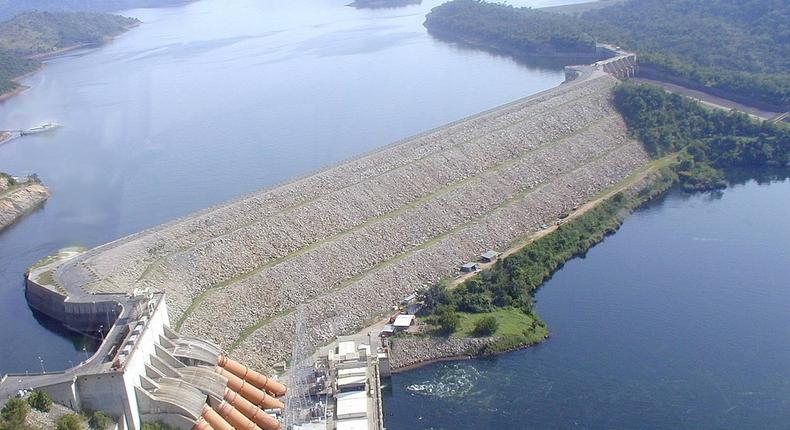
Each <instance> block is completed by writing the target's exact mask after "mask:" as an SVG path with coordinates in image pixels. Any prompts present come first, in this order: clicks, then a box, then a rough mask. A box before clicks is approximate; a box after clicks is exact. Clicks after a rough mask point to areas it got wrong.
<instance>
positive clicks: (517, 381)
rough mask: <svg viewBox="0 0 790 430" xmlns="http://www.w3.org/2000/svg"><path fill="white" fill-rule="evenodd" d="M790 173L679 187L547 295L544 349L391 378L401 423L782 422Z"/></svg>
mask: <svg viewBox="0 0 790 430" xmlns="http://www.w3.org/2000/svg"><path fill="white" fill-rule="evenodd" d="M789 211H790V180H787V179H784V180H776V181H774V182H772V183H771V182H762V183H757V182H754V181H749V182H746V183H742V184H739V185H735V186H732V187H731V188H729V189H727V190H725V191H723V192H720V193H705V194H694V195H688V194H683V193H679V192H673V193H671V194H669V195H668V196H666V197H665V198H662V199H659V200H657V201H655V202H653V203H651V204H649V205H648V206H647V207H645V208H643V209H641V210H639V211H638V212H636V213H635V214H633V215H632V216H631V217H629V218H628V219H627V220H626V222H625V224H624V225H623V226H622V228H621V229H620V230H619V231H618V232H617V233H616V234H615V235H613V236H610V237H608V238H607V239H606V240H605V241H604V242H603V243H601V244H599V245H598V246H596V247H594V248H593V249H591V250H590V251H589V252H588V253H587V254H586V256H585V257H584V258H576V259H574V260H571V261H570V262H568V263H567V264H566V265H565V266H564V267H563V268H562V269H561V270H559V271H558V272H557V273H556V274H555V275H554V276H553V277H552V278H551V280H549V281H548V282H547V283H546V284H545V285H544V286H543V287H541V289H540V290H539V292H538V294H537V297H536V298H537V310H538V312H539V313H540V315H541V316H542V317H543V319H544V320H545V321H546V323H547V324H548V326H549V329H550V330H551V338H550V339H549V340H548V341H546V342H545V343H544V344H542V345H539V346H537V347H534V348H529V349H526V350H521V351H516V352H512V353H508V354H504V355H501V356H498V357H495V358H488V359H476V360H469V361H459V362H452V363H441V364H433V365H429V366H426V367H422V368H419V369H417V370H414V371H411V372H407V373H404V374H400V375H395V376H393V378H392V381H391V390H390V391H389V394H388V395H387V396H386V397H385V399H384V407H385V414H386V419H385V424H386V426H387V428H388V429H391V430H407V429H410V430H412V429H413V430H417V429H455V430H464V429H470V430H471V429H506V428H507V429H530V428H535V429H570V428H579V429H668V428H688V429H787V428H788V425H790V424H789V423H790V223H788V222H787V213H788V212H789Z"/></svg>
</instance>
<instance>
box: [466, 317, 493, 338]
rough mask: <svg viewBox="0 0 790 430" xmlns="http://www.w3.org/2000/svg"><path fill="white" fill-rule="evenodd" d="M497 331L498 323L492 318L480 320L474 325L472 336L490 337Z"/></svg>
mask: <svg viewBox="0 0 790 430" xmlns="http://www.w3.org/2000/svg"><path fill="white" fill-rule="evenodd" d="M498 329H499V322H497V320H496V318H494V317H493V316H487V317H483V318H480V319H479V320H477V322H476V323H475V328H474V330H473V331H472V334H474V335H475V336H491V335H492V334H494V333H496V331H497V330H498Z"/></svg>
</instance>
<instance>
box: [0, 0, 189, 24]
mask: <svg viewBox="0 0 790 430" xmlns="http://www.w3.org/2000/svg"><path fill="white" fill-rule="evenodd" d="M187 2H188V0H23V1H21V0H0V21H4V20H7V19H11V18H13V17H14V16H16V15H19V14H21V13H25V12H32V11H45V12H116V11H120V10H124V9H132V8H137V7H160V6H172V5H177V4H182V3H187Z"/></svg>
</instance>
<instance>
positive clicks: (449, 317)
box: [434, 306, 461, 334]
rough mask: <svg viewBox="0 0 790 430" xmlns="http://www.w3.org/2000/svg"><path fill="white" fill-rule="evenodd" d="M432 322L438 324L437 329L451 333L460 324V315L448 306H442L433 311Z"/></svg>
mask: <svg viewBox="0 0 790 430" xmlns="http://www.w3.org/2000/svg"><path fill="white" fill-rule="evenodd" d="M434 315H435V318H434V322H435V323H436V325H438V326H439V330H440V331H441V332H442V333H445V334H451V333H453V332H455V331H456V330H458V326H459V325H460V324H461V317H460V316H459V315H458V312H457V311H456V310H455V309H453V308H451V307H450V306H443V307H441V308H440V309H437V310H436V312H434Z"/></svg>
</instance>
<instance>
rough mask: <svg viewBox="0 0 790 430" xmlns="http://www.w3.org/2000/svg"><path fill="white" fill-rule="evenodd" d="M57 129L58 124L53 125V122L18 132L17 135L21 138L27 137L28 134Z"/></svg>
mask: <svg viewBox="0 0 790 430" xmlns="http://www.w3.org/2000/svg"><path fill="white" fill-rule="evenodd" d="M58 127H60V124H55V123H54V122H48V123H46V124H42V125H39V126H38V127H33V128H29V129H27V130H22V131H20V132H19V134H20V135H21V136H27V135H29V134H36V133H44V132H46V131H50V130H54V129H56V128H58Z"/></svg>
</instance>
